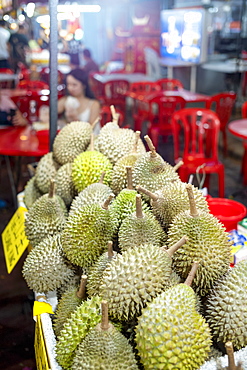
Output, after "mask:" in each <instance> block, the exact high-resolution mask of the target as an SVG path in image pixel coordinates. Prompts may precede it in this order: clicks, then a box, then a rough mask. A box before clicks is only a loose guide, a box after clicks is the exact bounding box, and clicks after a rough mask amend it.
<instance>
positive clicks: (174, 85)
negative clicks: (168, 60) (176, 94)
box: [156, 78, 184, 91]
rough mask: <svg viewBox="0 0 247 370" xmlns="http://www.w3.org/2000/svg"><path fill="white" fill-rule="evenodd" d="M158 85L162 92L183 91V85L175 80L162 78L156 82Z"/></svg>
mask: <svg viewBox="0 0 247 370" xmlns="http://www.w3.org/2000/svg"><path fill="white" fill-rule="evenodd" d="M156 84H157V85H159V86H160V88H161V90H168V91H177V90H179V89H183V88H184V87H183V84H182V82H180V81H179V80H176V79H175V78H161V79H159V80H157V81H156Z"/></svg>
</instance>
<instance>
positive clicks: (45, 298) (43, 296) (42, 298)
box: [36, 294, 47, 302]
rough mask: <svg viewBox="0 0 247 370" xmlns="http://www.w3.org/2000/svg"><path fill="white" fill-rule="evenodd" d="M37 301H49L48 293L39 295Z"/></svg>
mask: <svg viewBox="0 0 247 370" xmlns="http://www.w3.org/2000/svg"><path fill="white" fill-rule="evenodd" d="M36 301H41V302H44V301H46V302H47V297H46V295H43V294H40V295H37V297H36Z"/></svg>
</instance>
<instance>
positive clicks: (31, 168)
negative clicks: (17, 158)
mask: <svg viewBox="0 0 247 370" xmlns="http://www.w3.org/2000/svg"><path fill="white" fill-rule="evenodd" d="M27 168H28V171H29V173H30V176H31V177H33V176H34V175H35V173H36V169H35V168H34V167H33V166H32V165H31V164H30V163H29V164H28V165H27Z"/></svg>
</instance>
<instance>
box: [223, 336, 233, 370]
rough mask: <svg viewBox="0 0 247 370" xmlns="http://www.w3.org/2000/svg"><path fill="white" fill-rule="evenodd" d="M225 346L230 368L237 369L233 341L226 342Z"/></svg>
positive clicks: (231, 369)
mask: <svg viewBox="0 0 247 370" xmlns="http://www.w3.org/2000/svg"><path fill="white" fill-rule="evenodd" d="M225 347H226V353H227V356H228V370H236V365H235V360H234V350H233V345H232V342H226V344H225Z"/></svg>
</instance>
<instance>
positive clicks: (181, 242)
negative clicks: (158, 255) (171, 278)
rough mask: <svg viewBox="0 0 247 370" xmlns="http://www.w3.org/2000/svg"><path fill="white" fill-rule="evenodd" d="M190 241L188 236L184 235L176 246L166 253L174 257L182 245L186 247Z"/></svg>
mask: <svg viewBox="0 0 247 370" xmlns="http://www.w3.org/2000/svg"><path fill="white" fill-rule="evenodd" d="M187 241H188V238H187V236H186V235H184V236H183V237H182V238H181V239H180V240H179V241H178V242H177V243H176V244H174V245H172V246H171V247H170V248H169V249H168V250H166V253H167V254H169V256H170V257H172V256H173V254H174V253H175V252H176V251H177V250H178V249H179V248H180V247H182V245H184V244H185V243H186V242H187Z"/></svg>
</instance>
